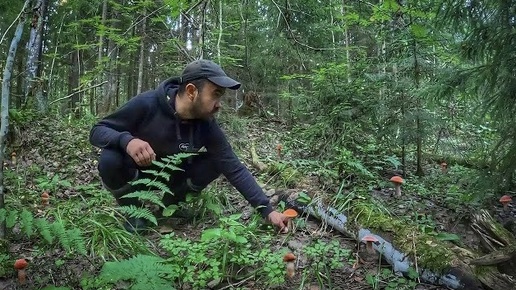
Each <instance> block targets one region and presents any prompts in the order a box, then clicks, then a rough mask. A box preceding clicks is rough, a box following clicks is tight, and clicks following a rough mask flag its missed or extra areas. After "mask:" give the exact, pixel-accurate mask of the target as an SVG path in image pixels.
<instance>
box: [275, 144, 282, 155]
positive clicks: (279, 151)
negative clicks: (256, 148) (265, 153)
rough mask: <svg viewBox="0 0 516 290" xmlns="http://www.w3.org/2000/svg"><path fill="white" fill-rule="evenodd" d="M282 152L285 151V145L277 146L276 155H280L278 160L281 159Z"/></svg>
mask: <svg viewBox="0 0 516 290" xmlns="http://www.w3.org/2000/svg"><path fill="white" fill-rule="evenodd" d="M281 150H283V145H281V144H278V145H276V153H277V154H278V158H281Z"/></svg>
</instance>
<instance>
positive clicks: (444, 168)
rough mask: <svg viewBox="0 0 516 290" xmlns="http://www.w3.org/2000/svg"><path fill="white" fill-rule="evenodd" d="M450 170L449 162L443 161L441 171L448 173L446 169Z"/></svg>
mask: <svg viewBox="0 0 516 290" xmlns="http://www.w3.org/2000/svg"><path fill="white" fill-rule="evenodd" d="M447 170H448V164H447V163H446V162H444V161H443V162H442V163H441V172H442V173H446V171H447Z"/></svg>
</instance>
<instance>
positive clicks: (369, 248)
mask: <svg viewBox="0 0 516 290" xmlns="http://www.w3.org/2000/svg"><path fill="white" fill-rule="evenodd" d="M362 242H365V243H366V251H367V252H368V253H369V254H374V253H375V251H374V249H373V243H375V242H378V239H376V238H375V237H374V236H372V235H366V236H365V237H363V238H362Z"/></svg>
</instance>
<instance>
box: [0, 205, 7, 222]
mask: <svg viewBox="0 0 516 290" xmlns="http://www.w3.org/2000/svg"><path fill="white" fill-rule="evenodd" d="M6 216H7V210H6V209H5V208H0V223H3V222H4V221H5V218H6Z"/></svg>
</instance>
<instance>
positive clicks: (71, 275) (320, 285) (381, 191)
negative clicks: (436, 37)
mask: <svg viewBox="0 0 516 290" xmlns="http://www.w3.org/2000/svg"><path fill="white" fill-rule="evenodd" d="M252 121H254V122H255V123H253V122H252ZM90 126H91V123H82V124H73V125H69V126H66V122H62V123H61V122H58V124H57V123H56V122H49V120H40V121H37V122H32V123H31V124H30V126H24V127H20V128H18V129H19V131H18V134H17V137H16V139H15V140H12V141H13V144H14V146H13V147H11V148H14V150H16V153H17V156H16V164H12V162H7V163H6V167H5V180H6V208H7V209H13V208H16V209H18V210H19V211H21V210H22V209H24V208H25V209H28V210H30V211H31V212H33V213H34V218H35V219H37V218H44V219H47V220H50V221H58V220H62V221H63V223H64V224H66V225H67V226H71V227H72V228H73V227H78V228H80V229H81V231H82V232H83V235H84V236H85V237H86V243H85V246H86V250H87V251H88V254H87V255H78V254H76V253H74V252H73V251H70V250H68V251H67V250H64V249H63V248H66V245H60V244H56V243H55V242H54V243H50V246H49V245H45V244H44V243H42V240H43V239H42V238H37V237H34V236H30V237H27V236H24V234H23V232H24V231H25V229H24V227H23V226H19V225H18V224H16V225H14V223H12V226H11V227H10V228H9V231H8V233H9V236H8V241H9V242H7V243H5V248H6V251H5V254H2V253H3V252H0V266H1V267H0V289H59V288H57V287H63V288H61V289H94V288H93V287H92V286H91V285H90V286H88V284H89V283H92V282H91V281H92V279H93V278H92V277H95V276H97V275H98V274H99V272H100V271H101V268H102V266H103V265H104V263H105V262H106V261H113V260H114V259H121V258H127V257H130V256H132V255H135V254H136V253H142V252H143V253H144V252H146V251H147V250H146V249H145V247H147V248H148V251H149V252H158V253H163V254H164V255H166V252H165V251H163V249H161V248H160V246H159V241H160V239H162V238H163V236H164V235H167V234H170V233H174V235H175V236H176V237H182V238H185V239H191V240H199V238H200V237H201V234H202V231H203V230H205V229H206V228H208V227H210V226H213V225H215V223H216V221H214V220H213V219H210V218H209V217H207V218H204V219H203V218H201V219H199V220H198V221H190V222H187V221H184V220H182V219H170V220H169V221H167V222H164V223H161V224H160V226H159V227H157V228H156V231H154V232H152V233H150V234H147V235H144V236H143V237H140V236H138V237H136V236H132V235H131V234H128V233H127V232H125V231H124V230H123V228H122V227H121V224H120V220H121V219H120V217H119V214H118V213H117V212H116V210H115V204H114V200H113V198H112V197H111V196H110V195H109V194H108V193H107V192H106V191H104V190H102V188H101V186H100V181H99V178H98V175H97V168H96V164H97V161H96V160H97V157H98V150H97V149H95V148H92V147H91V146H90V145H89V143H88V140H87V139H88V132H89V128H90ZM225 128H226V130H227V131H228V132H229V136H230V137H229V138H230V140H231V142H232V144H233V146H234V147H235V149H236V151H237V152H238V154H239V155H240V156H241V158H242V161H243V162H244V163H245V164H247V165H248V166H249V168H253V166H252V164H251V155H250V153H249V152H250V150H249V149H250V147H251V144H254V145H255V147H256V149H257V152H258V155H259V156H260V158H261V159H262V160H265V161H267V160H274V159H275V158H277V157H276V146H277V144H278V143H281V142H282V138H283V137H284V136H285V135H286V134H288V130H287V128H282V127H281V125H280V124H278V123H267V122H262V121H257V120H247V121H242V120H232V121H228V122H226V123H225ZM285 152H288V151H287V150H285ZM8 153H9V154H10V153H11V152H10V151H9V152H8ZM282 158H289V157H288V155H287V156H286V157H285V156H284V157H282ZM431 170H433V171H432V172H434V173H433V174H438V172H439V170H438V168H435V169H431ZM252 171H253V173H254V174H255V175H256V176H257V178H258V180H259V182H260V184H261V185H263V187H264V189H265V191H266V192H267V193H268V195H270V196H271V198H272V200H273V201H274V202H275V205H276V207H277V208H284V206H285V204H284V203H283V202H281V201H279V200H278V193H281V192H292V193H296V192H307V193H309V194H310V196H312V197H313V196H317V195H324V194H325V192H328V191H330V190H332V191H338V188H339V185H328V184H324V182H320V179H319V178H317V177H316V176H314V175H311V174H306V173H304V174H301V178H299V179H298V180H296V182H295V183H291V184H289V185H288V186H284V187H283V188H281V185H282V184H281V183H278V182H275V181H277V180H275V179H274V178H273V177H271V176H270V175H267V174H265V173H262V172H257V171H256V170H254V169H252ZM388 184H389V183H388V182H385V181H381V182H378V186H373V187H372V188H371V190H370V193H371V198H373V199H374V200H376V201H377V202H378V203H379V204H382V205H383V206H384V207H385V208H387V209H388V211H389V212H390V213H391V214H392V216H395V217H397V218H400V219H416V220H419V221H420V222H419V225H421V227H420V229H421V230H422V231H425V230H428V231H435V232H446V233H453V234H456V235H458V236H459V237H460V240H461V241H462V244H463V245H465V246H467V247H468V248H470V249H478V248H479V241H478V239H477V236H476V235H475V234H474V232H472V231H471V229H470V227H469V226H468V218H469V216H468V211H470V210H471V208H464V209H463V210H461V211H457V209H455V208H449V206H448V203H447V202H446V201H445V200H444V198H445V197H442V196H441V197H439V196H437V195H436V196H433V197H432V196H431V195H426V196H419V195H417V194H414V193H413V192H411V191H410V190H411V189H410V188H408V189H407V190H405V191H404V193H403V196H402V198H401V199H395V198H393V189H392V187H390V186H388ZM384 185H385V186H384ZM44 190H47V191H49V192H50V195H51V199H50V208H44V207H42V206H41V202H40V194H41V192H42V191H44ZM209 191H210V192H222V193H223V194H224V198H223V199H224V200H225V206H224V209H223V212H224V213H225V214H227V215H230V214H238V213H242V217H241V218H240V219H239V222H241V223H242V224H247V223H248V222H250V221H251V220H253V219H252V218H251V216H252V215H253V210H252V208H251V207H250V206H249V205H248V204H247V202H246V201H245V200H244V199H243V198H242V197H241V196H240V195H239V194H238V192H237V191H236V190H235V189H234V188H233V187H231V186H230V185H229V183H228V182H227V181H226V180H225V179H224V178H222V177H221V178H220V179H218V180H217V181H216V182H214V183H213V184H212V185H210V188H209ZM414 208H417V209H418V210H417V211H416V212H414ZM488 210H489V211H490V212H496V211H498V212H499V211H500V208H499V207H498V206H496V205H495V204H493V206H492V207H491V208H489V209H488ZM20 220H22V218H20ZM296 224H297V230H296V231H295V232H293V233H289V234H279V233H277V232H275V229H273V228H272V227H270V226H267V225H260V226H259V227H258V229H259V231H260V232H258V233H257V234H258V235H260V234H263V235H267V236H269V237H270V239H269V240H267V245H269V247H270V250H271V252H272V253H283V252H285V251H291V252H293V253H296V255H297V256H298V259H297V261H296V263H297V264H296V266H297V272H296V275H295V276H294V277H293V278H291V279H286V281H285V282H284V283H281V284H280V285H276V286H274V287H272V286H269V287H266V286H264V284H263V283H264V280H263V278H261V279H259V280H253V279H252V278H247V279H244V280H241V281H229V282H227V281H219V283H216V284H215V286H213V289H266V288H274V289H311V290H315V289H350V290H353V289H357V290H358V289H447V288H445V287H441V286H437V285H430V284H426V283H423V282H420V283H414V284H409V280H410V279H408V278H407V279H404V278H401V277H399V276H397V275H395V274H394V273H393V272H392V270H391V269H392V268H391V266H390V265H388V264H387V263H386V262H385V261H383V263H380V264H378V263H377V262H372V263H363V261H362V262H361V261H360V251H361V250H360V249H361V247H360V246H359V243H357V241H356V240H354V239H351V238H349V237H346V236H345V235H343V234H342V233H340V232H338V231H337V230H335V229H333V228H331V227H329V226H328V225H327V224H326V223H324V222H321V221H320V220H318V219H316V218H313V217H309V216H307V215H305V214H303V215H301V217H299V218H297V219H296ZM133 239H138V240H140V241H141V243H138V244H137V243H133V241H132V240H133ZM61 244H62V242H61ZM65 244H66V243H65ZM317 244H319V245H332V246H331V247H327V248H324V247H323V248H322V250H321V249H319V250H320V251H319V252H317V253H316V255H319V256H317V258H316V259H314V256H313V255H312V256H310V255H309V254H308V253H307V252H308V249H311V250H312V251H314V249H317V246H314V245H317ZM71 250H73V249H71ZM305 250H306V251H305ZM336 255H337V256H336ZM20 257H24V258H26V259H27V260H28V261H29V267H28V269H27V283H26V284H25V285H22V286H20V285H19V284H18V281H17V280H18V279H17V275H16V272H15V270H14V269H13V268H12V263H13V261H14V260H15V259H18V258H20ZM336 257H337V258H338V260H339V261H337V262H339V263H338V264H337V266H335V265H333V264H331V262H332V261H334V260H335V259H336ZM317 261H328V263H326V264H324V265H323V266H322V267H319V268H317V267H314V266H313V264H314V263H317ZM331 265H333V266H331ZM265 266H266V265H265ZM250 277H253V276H250ZM373 281H376V283H377V284H378V286H377V288H374V287H373V285H372V283H373ZM416 282H417V280H416ZM124 285H125V286H127V285H128V284H124V283H118V284H117V286H116V287H113V286H110V287H108V286H104V287H102V288H98V289H128V288H125V286H124ZM45 287H47V288H45ZM65 287H66V288H65ZM149 289H150V288H149ZM183 289H189V288H188V287H186V286H185V287H183Z"/></svg>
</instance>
